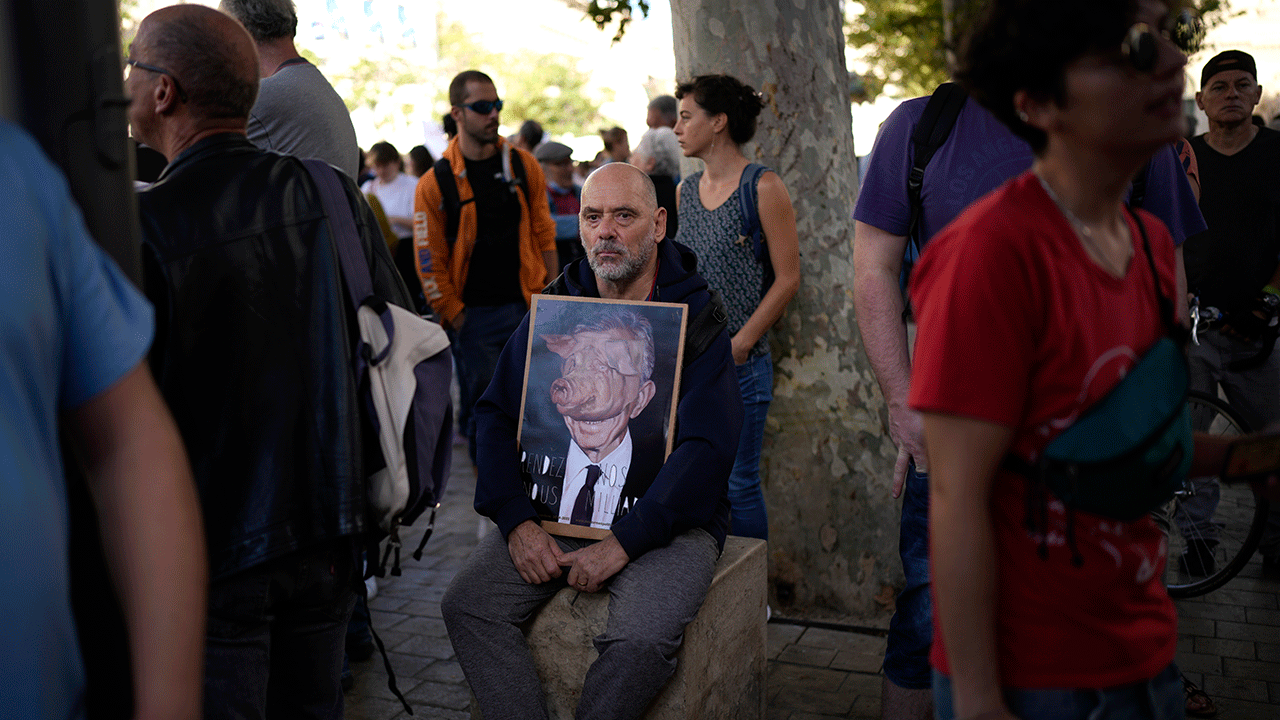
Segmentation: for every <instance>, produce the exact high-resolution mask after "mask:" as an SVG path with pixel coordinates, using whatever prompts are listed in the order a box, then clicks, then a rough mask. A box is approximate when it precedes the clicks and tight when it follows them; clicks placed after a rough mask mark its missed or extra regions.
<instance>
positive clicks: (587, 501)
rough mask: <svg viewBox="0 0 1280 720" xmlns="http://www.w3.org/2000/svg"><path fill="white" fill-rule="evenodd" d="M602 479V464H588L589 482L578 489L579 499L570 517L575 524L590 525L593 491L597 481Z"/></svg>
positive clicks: (574, 504)
mask: <svg viewBox="0 0 1280 720" xmlns="http://www.w3.org/2000/svg"><path fill="white" fill-rule="evenodd" d="M599 479H600V466H599V465H588V466H587V484H586V485H583V486H582V490H580V491H578V499H577V500H575V501H574V503H573V515H571V516H570V517H569V522H571V523H573V524H574V525H590V524H591V493H593V492H595V489H596V481H597V480H599Z"/></svg>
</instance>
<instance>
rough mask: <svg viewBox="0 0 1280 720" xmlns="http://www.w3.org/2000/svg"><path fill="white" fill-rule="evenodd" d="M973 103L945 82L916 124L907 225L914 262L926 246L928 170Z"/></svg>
mask: <svg viewBox="0 0 1280 720" xmlns="http://www.w3.org/2000/svg"><path fill="white" fill-rule="evenodd" d="M968 99H969V96H968V94H967V93H965V91H964V88H962V87H960V85H959V84H957V83H953V82H945V83H942V84H941V85H939V86H938V88H937V89H936V90H934V91H933V95H930V96H929V102H928V104H926V105H925V106H924V114H923V115H921V116H920V122H918V123H916V129H915V132H913V133H911V144H912V146H913V147H914V149H915V160H914V162H912V164H911V174H910V175H908V176H907V199H908V200H909V201H910V203H911V220H910V222H909V223H908V224H907V241H908V242H909V243H910V244H911V245H912V246H914V248H915V254H914V256H913V259H914V258H918V257H920V248H921V246H922V245H924V243H923V242H922V241H921V238H920V233H919V230H920V216H921V215H922V214H923V212H924V202H923V200H921V198H920V191H921V189H922V188H923V187H924V169H925V168H926V167H928V165H929V161H930V160H932V159H933V155H934V153H936V152H938V149H939V148H941V147H942V146H943V145H945V144H946V142H947V138H949V137H951V129H952V128H954V127H955V125H956V118H957V117H959V116H960V110H962V109H963V108H964V104H965V101H967V100H968Z"/></svg>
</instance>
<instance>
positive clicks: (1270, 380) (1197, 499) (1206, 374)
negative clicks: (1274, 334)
mask: <svg viewBox="0 0 1280 720" xmlns="http://www.w3.org/2000/svg"><path fill="white" fill-rule="evenodd" d="M1260 347H1261V346H1260V345H1246V344H1244V343H1242V342H1240V341H1238V340H1233V339H1232V338H1229V337H1227V336H1225V335H1223V334H1222V333H1220V332H1218V331H1217V330H1212V329H1211V330H1208V331H1206V332H1203V333H1201V334H1200V344H1199V345H1190V346H1188V350H1187V359H1188V362H1189V363H1190V370H1191V389H1192V390H1199V391H1201V392H1205V393H1208V394H1210V395H1213V396H1214V397H1217V395H1218V386H1219V385H1221V386H1222V392H1223V394H1224V395H1226V398H1227V402H1228V403H1230V404H1231V407H1233V408H1235V409H1236V410H1238V411H1239V412H1240V415H1241V416H1242V417H1243V419H1244V421H1245V422H1246V423H1248V424H1249V427H1250V429H1251V430H1252V431H1253V432H1259V431H1261V430H1264V429H1266V427H1267V426H1268V425H1270V424H1271V423H1273V422H1276V421H1277V420H1280V348H1275V349H1274V350H1273V351H1272V353H1271V356H1270V357H1269V358H1267V361H1266V362H1265V363H1263V364H1262V365H1261V366H1259V367H1256V368H1252V369H1250V370H1245V371H1242V372H1233V371H1231V370H1229V369H1228V366H1229V365H1230V363H1232V362H1234V361H1236V360H1244V359H1248V358H1251V357H1254V356H1256V355H1257V354H1258V350H1259V348H1260ZM1191 420H1192V422H1193V423H1195V427H1196V429H1197V430H1206V429H1208V428H1206V427H1203V425H1204V424H1205V423H1206V422H1207V419H1206V418H1197V417H1192V419H1191ZM1191 484H1192V490H1193V493H1194V494H1193V495H1192V496H1191V497H1189V498H1187V500H1186V501H1185V502H1183V504H1182V507H1183V508H1184V509H1185V510H1186V516H1185V517H1180V518H1179V525H1181V526H1182V527H1181V529H1182V534H1183V537H1186V538H1188V539H1202V540H1206V541H1208V542H1210V543H1212V544H1214V545H1216V544H1217V539H1218V527H1217V525H1215V524H1214V522H1213V516H1214V514H1215V513H1216V512H1217V509H1218V500H1219V498H1220V496H1221V492H1220V488H1219V486H1218V478H1216V477H1205V478H1193V479H1192V481H1191ZM1278 546H1280V509H1273V510H1272V511H1271V514H1270V516H1269V517H1268V519H1267V529H1266V532H1264V533H1263V535H1262V546H1261V551H1262V552H1263V553H1265V554H1268V555H1274V554H1275V553H1276V552H1277V550H1278V549H1280V548H1278Z"/></svg>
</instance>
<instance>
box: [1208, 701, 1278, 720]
mask: <svg viewBox="0 0 1280 720" xmlns="http://www.w3.org/2000/svg"><path fill="white" fill-rule="evenodd" d="M1214 702H1215V703H1217V705H1218V719H1219V720H1276V715H1277V710H1276V706H1275V705H1272V704H1270V703H1260V702H1249V701H1246V700H1234V699H1231V698H1221V699H1219V698H1218V697H1217V696H1216V695H1215V696H1214Z"/></svg>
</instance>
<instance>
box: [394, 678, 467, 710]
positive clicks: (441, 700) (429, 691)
mask: <svg viewBox="0 0 1280 720" xmlns="http://www.w3.org/2000/svg"><path fill="white" fill-rule="evenodd" d="M405 697H406V698H408V700H409V704H411V705H413V706H415V707H416V706H417V705H418V704H420V703H421V704H424V705H430V706H432V707H433V708H445V709H447V710H467V709H468V708H470V707H471V692H470V691H469V690H468V689H467V688H466V687H460V686H458V685H453V684H448V683H436V682H429V681H428V682H423V683H421V684H419V685H418V686H417V687H415V688H414V689H413V692H411V693H407V694H406V695H405ZM414 713H415V714H416V713H417V710H415V711H414ZM424 716H425V717H431V715H429V714H426V713H424Z"/></svg>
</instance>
